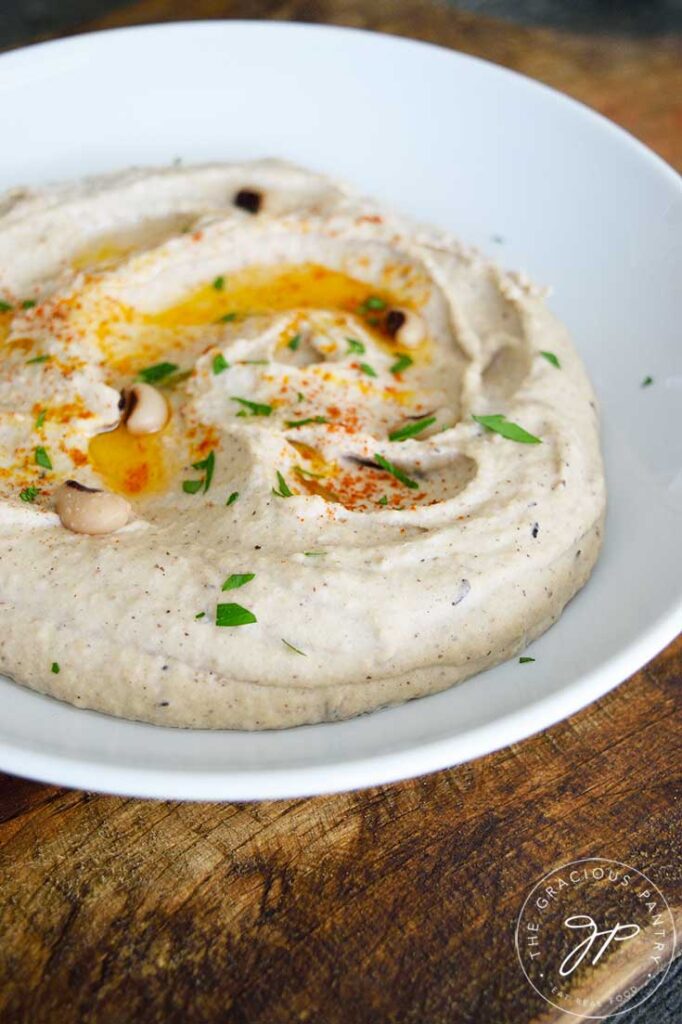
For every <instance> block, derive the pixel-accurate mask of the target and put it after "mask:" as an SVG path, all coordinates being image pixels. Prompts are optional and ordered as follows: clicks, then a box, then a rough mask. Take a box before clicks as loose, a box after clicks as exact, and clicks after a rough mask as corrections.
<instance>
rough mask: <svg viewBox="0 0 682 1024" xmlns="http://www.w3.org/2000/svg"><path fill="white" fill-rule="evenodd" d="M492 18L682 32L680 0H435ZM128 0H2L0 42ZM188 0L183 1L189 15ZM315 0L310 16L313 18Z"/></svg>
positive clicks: (64, 28)
mask: <svg viewBox="0 0 682 1024" xmlns="http://www.w3.org/2000/svg"><path fill="white" fill-rule="evenodd" d="M438 2H440V3H450V4H451V5H452V6H454V7H460V8H462V9H463V10H468V11H473V12H475V13H477V14H482V15H486V16H488V17H493V18H503V19H511V20H514V21H519V22H523V23H524V24H529V25H550V26H554V27H559V28H570V29H572V30H573V31H578V32H619V33H623V34H627V35H651V34H659V33H670V32H682V0H434V3H438ZM130 3H131V0H0V47H9V46H17V45H22V44H25V43H29V42H32V41H33V40H35V39H36V38H37V37H41V36H49V35H55V34H61V33H66V32H69V31H74V30H76V29H77V28H78V27H79V25H81V24H83V23H85V22H87V21H89V20H90V19H92V18H95V17H97V15H98V14H101V13H103V12H106V11H110V10H113V9H115V8H125V7H126V6H128V5H129V4H130ZM192 6H193V5H192V2H191V0H187V2H186V4H185V5H184V14H183V16H184V17H186V18H188V19H189V18H191V17H192ZM314 7H315V4H314V3H311V4H310V8H311V12H310V16H311V20H314Z"/></svg>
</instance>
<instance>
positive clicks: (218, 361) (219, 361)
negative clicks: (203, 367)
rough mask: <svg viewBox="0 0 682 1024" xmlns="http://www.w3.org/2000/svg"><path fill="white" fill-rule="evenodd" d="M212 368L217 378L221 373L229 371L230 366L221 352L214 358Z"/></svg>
mask: <svg viewBox="0 0 682 1024" xmlns="http://www.w3.org/2000/svg"><path fill="white" fill-rule="evenodd" d="M211 368H212V370H213V372H214V373H215V375H216V377H217V376H218V374H219V373H224V371H225V370H229V368H230V364H229V363H228V361H227V359H226V358H225V356H224V355H223V354H222V352H219V353H218V355H217V356H213V362H212V363H211Z"/></svg>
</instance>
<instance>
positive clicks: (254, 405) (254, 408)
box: [232, 395, 272, 416]
mask: <svg viewBox="0 0 682 1024" xmlns="http://www.w3.org/2000/svg"><path fill="white" fill-rule="evenodd" d="M232 401H233V402H239V404H240V405H243V406H244V408H243V409H242V411H241V412H238V413H237V416H270V415H271V414H272V406H271V405H263V404H261V403H260V402H250V401H249V399H248V398H237V396H236V395H233V396H232Z"/></svg>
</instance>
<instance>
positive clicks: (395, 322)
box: [386, 309, 405, 337]
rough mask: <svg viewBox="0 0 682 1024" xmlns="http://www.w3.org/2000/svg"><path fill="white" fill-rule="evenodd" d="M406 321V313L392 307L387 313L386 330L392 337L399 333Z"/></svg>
mask: <svg viewBox="0 0 682 1024" xmlns="http://www.w3.org/2000/svg"><path fill="white" fill-rule="evenodd" d="M404 323H405V314H404V313H401V311H400V310H399V309H391V310H389V312H388V313H387V314H386V330H387V331H388V333H389V334H390V335H391V337H393V336H394V335H395V334H397V333H398V331H399V330H400V328H401V327H402V326H403V324H404Z"/></svg>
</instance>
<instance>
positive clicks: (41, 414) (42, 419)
mask: <svg viewBox="0 0 682 1024" xmlns="http://www.w3.org/2000/svg"><path fill="white" fill-rule="evenodd" d="M46 416H47V410H46V409H41V410H40V412H39V413H38V415H37V416H36V423H35V427H36V430H40V428H41V427H42V425H43V423H44V422H45V417H46Z"/></svg>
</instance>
